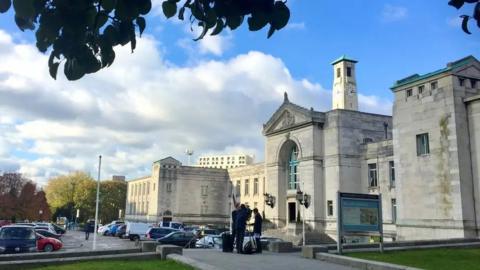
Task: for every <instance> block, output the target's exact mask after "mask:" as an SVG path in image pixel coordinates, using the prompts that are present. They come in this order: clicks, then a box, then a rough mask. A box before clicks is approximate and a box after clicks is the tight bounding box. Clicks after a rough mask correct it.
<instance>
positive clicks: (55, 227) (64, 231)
mask: <svg viewBox="0 0 480 270" xmlns="http://www.w3.org/2000/svg"><path fill="white" fill-rule="evenodd" d="M51 224H52V227H53V229H54V230H55V232H56V233H57V234H65V233H66V232H67V231H66V230H65V229H63V228H62V227H60V226H58V225H57V224H54V223H51Z"/></svg>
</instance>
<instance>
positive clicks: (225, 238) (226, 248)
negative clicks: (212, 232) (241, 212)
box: [222, 232, 233, 252]
mask: <svg viewBox="0 0 480 270" xmlns="http://www.w3.org/2000/svg"><path fill="white" fill-rule="evenodd" d="M222 251H223V252H233V236H232V234H230V233H228V232H227V233H224V234H223V235H222Z"/></svg>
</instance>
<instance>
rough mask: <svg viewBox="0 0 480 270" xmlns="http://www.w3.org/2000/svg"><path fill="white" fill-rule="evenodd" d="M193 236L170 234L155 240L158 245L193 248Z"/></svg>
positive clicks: (194, 237) (188, 234) (179, 232)
mask: <svg viewBox="0 0 480 270" xmlns="http://www.w3.org/2000/svg"><path fill="white" fill-rule="evenodd" d="M196 239H197V238H196V236H195V234H193V233H191V232H181V231H178V232H172V233H169V234H167V235H166V236H164V237H162V238H160V239H158V240H157V242H158V243H159V244H170V245H176V246H181V247H195V240H196Z"/></svg>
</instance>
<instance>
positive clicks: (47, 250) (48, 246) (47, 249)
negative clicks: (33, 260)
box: [43, 244, 53, 252]
mask: <svg viewBox="0 0 480 270" xmlns="http://www.w3.org/2000/svg"><path fill="white" fill-rule="evenodd" d="M43 251H45V252H52V251H53V245H51V244H46V245H45V246H44V247H43Z"/></svg>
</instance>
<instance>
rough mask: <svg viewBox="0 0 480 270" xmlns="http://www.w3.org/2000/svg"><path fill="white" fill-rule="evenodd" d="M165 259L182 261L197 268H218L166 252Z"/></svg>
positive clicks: (215, 269)
mask: <svg viewBox="0 0 480 270" xmlns="http://www.w3.org/2000/svg"><path fill="white" fill-rule="evenodd" d="M167 259H170V260H174V261H176V262H179V263H183V264H186V265H190V266H191V267H193V268H194V269H197V270H220V269H219V268H217V267H215V266H213V265H210V264H206V263H203V262H200V261H197V260H195V259H191V258H187V257H185V256H182V255H178V254H168V255H167Z"/></svg>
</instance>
